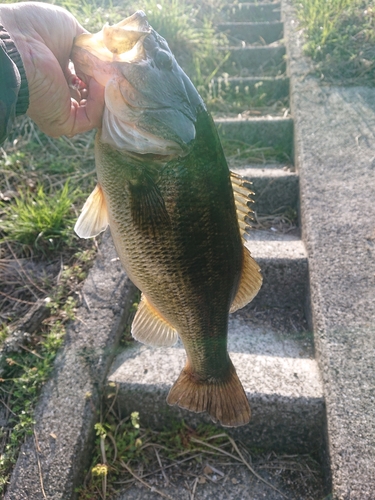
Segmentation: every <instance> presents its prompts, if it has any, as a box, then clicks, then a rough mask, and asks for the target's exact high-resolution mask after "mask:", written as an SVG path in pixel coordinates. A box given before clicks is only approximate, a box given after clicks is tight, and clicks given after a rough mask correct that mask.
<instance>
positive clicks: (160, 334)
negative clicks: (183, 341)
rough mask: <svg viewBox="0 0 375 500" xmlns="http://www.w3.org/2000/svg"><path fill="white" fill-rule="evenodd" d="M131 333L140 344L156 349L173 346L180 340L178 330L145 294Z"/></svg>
mask: <svg viewBox="0 0 375 500" xmlns="http://www.w3.org/2000/svg"><path fill="white" fill-rule="evenodd" d="M131 333H132V335H133V337H134V338H135V339H136V340H138V341H139V342H142V343H143V344H147V345H151V346H155V347H161V346H168V347H169V346H172V345H174V344H175V343H176V342H177V339H178V334H177V332H176V330H175V329H174V328H173V327H172V325H170V324H169V323H168V321H166V320H165V319H164V318H163V316H162V315H161V314H160V312H159V311H158V310H157V309H155V307H153V306H152V305H151V304H150V303H149V302H148V300H147V298H146V297H145V296H144V295H143V294H142V299H141V302H140V303H139V306H138V310H137V313H136V315H135V318H134V320H133V323H132V328H131Z"/></svg>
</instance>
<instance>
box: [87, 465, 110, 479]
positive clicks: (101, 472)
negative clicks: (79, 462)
mask: <svg viewBox="0 0 375 500" xmlns="http://www.w3.org/2000/svg"><path fill="white" fill-rule="evenodd" d="M91 474H92V475H93V476H97V477H104V476H106V475H107V474H108V465H106V464H98V465H95V467H93V468H92V469H91Z"/></svg>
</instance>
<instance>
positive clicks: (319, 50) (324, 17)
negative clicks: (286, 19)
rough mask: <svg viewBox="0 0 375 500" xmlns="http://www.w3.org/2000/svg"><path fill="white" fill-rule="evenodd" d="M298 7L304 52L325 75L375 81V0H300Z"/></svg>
mask: <svg viewBox="0 0 375 500" xmlns="http://www.w3.org/2000/svg"><path fill="white" fill-rule="evenodd" d="M296 7H297V12H298V16H299V19H300V22H301V26H302V27H303V28H304V31H305V36H306V43H305V46H304V49H305V52H306V54H308V55H310V56H311V57H312V58H313V59H314V61H315V62H316V67H317V70H318V72H319V73H320V76H321V77H322V78H325V79H326V80H329V81H335V82H340V83H341V84H366V85H375V1H374V0H298V1H296Z"/></svg>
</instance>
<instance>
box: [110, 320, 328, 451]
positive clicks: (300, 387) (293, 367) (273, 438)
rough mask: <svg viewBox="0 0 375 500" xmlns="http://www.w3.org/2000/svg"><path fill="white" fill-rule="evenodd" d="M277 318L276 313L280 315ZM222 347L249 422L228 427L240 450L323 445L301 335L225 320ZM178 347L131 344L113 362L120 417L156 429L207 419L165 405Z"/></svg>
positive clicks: (179, 363) (314, 380) (316, 391)
mask: <svg viewBox="0 0 375 500" xmlns="http://www.w3.org/2000/svg"><path fill="white" fill-rule="evenodd" d="M282 314H283V313H282ZM228 337H229V341H228V348H229V352H230V356H231V359H232V360H233V363H234V365H235V367H236V370H237V373H238V375H239V377H240V379H241V382H242V384H243V386H244V389H245V391H246V393H247V396H248V398H249V402H250V405H251V407H252V420H251V422H250V424H249V425H247V426H244V427H241V428H238V429H234V430H230V434H231V435H232V436H233V437H235V438H237V439H240V440H241V441H242V442H244V443H245V444H247V445H251V446H259V447H261V448H262V449H263V450H273V451H277V450H282V451H283V452H286V453H306V452H310V453H311V452H316V450H317V449H319V446H321V444H322V442H323V435H322V428H323V426H322V420H323V415H324V401H323V394H322V385H321V381H320V376H319V371H318V368H317V365H316V362H315V360H314V359H312V358H311V353H312V348H311V339H310V337H309V335H308V334H307V333H306V332H305V331H303V330H302V331H298V332H295V331H294V330H293V332H292V333H290V332H287V333H285V332H280V330H279V329H275V328H272V326H270V325H269V324H268V323H265V324H262V322H259V321H258V322H257V321H253V320H252V319H251V318H246V319H244V318H241V317H238V316H237V317H232V318H231V319H230V322H229V335H228ZM185 359H186V355H185V351H184V349H183V346H182V344H180V343H179V344H177V345H176V346H175V347H170V348H160V349H156V348H150V347H146V346H143V345H140V344H139V343H136V342H134V344H133V345H132V346H131V347H127V348H126V349H125V350H124V351H123V352H122V353H120V354H119V355H118V356H117V358H116V359H115V361H114V363H113V365H112V367H111V369H110V372H109V378H108V381H109V382H114V383H116V384H118V400H117V402H118V404H119V407H120V409H121V410H122V412H123V414H124V415H128V414H129V413H130V412H132V411H138V412H139V414H140V418H141V423H142V425H144V426H151V427H152V428H156V429H161V428H162V427H163V426H165V425H168V423H169V424H170V422H171V421H172V420H173V419H174V418H177V419H184V420H185V422H186V423H187V424H188V425H192V426H196V425H198V424H199V423H202V422H208V421H209V417H208V416H207V415H205V414H199V415H197V414H194V413H192V412H188V411H185V410H181V409H179V408H176V407H169V406H168V405H167V403H166V401H165V398H166V396H167V394H168V391H169V389H170V387H171V385H172V384H173V383H174V382H175V380H176V379H177V377H178V375H179V373H180V371H181V369H182V368H183V366H184V364H185Z"/></svg>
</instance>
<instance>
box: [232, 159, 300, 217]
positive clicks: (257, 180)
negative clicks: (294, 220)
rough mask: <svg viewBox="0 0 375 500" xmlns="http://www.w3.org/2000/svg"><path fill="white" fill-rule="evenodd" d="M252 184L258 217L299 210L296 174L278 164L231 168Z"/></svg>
mask: <svg viewBox="0 0 375 500" xmlns="http://www.w3.org/2000/svg"><path fill="white" fill-rule="evenodd" d="M231 170H232V171H234V172H236V173H238V174H240V175H242V176H243V177H245V178H246V179H248V180H249V181H251V182H252V189H253V191H254V197H253V199H254V205H253V206H252V208H253V210H254V211H255V212H256V213H257V214H258V215H271V214H279V213H281V212H284V213H285V212H287V211H290V210H293V211H295V212H297V210H298V198H299V182H298V175H297V174H296V172H293V171H291V170H290V169H289V168H288V167H283V166H282V165H278V164H271V165H251V166H246V165H245V166H243V167H241V168H238V167H237V168H236V167H235V168H231Z"/></svg>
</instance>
